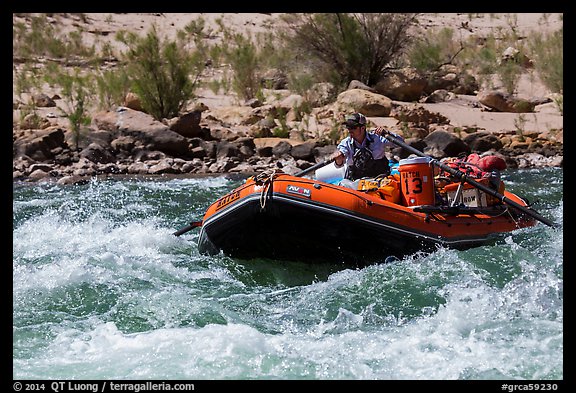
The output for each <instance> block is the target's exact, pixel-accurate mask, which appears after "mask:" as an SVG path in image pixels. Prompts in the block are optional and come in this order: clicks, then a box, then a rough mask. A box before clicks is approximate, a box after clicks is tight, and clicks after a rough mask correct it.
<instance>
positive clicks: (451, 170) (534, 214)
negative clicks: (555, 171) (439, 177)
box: [384, 130, 559, 228]
mask: <svg viewBox="0 0 576 393" xmlns="http://www.w3.org/2000/svg"><path fill="white" fill-rule="evenodd" d="M384 133H385V134H386V139H388V140H389V141H391V142H393V143H395V144H396V145H398V146H400V147H403V148H404V149H405V150H408V151H409V152H412V153H414V154H416V155H418V156H420V157H426V158H429V159H430V163H431V164H433V165H436V166H438V167H440V168H442V169H443V170H445V171H446V172H448V173H450V174H452V175H453V176H455V177H457V178H459V179H460V180H461V181H464V182H466V183H469V184H471V185H472V186H474V187H476V188H478V189H479V190H482V191H484V192H485V193H486V194H490V195H492V196H493V197H495V198H498V199H499V200H501V201H502V202H503V203H506V204H508V205H510V206H512V207H514V208H516V209H517V210H520V211H521V212H523V213H525V214H528V215H529V216H531V217H533V218H535V219H536V220H538V221H540V222H543V223H544V224H546V225H548V226H551V227H555V228H557V227H559V225H558V224H557V223H555V222H553V221H551V220H549V219H547V218H545V217H542V216H541V215H540V214H538V213H537V212H536V211H535V210H533V209H530V208H526V207H524V206H522V205H520V204H518V203H516V202H514V201H513V200H511V199H509V198H507V197H506V196H504V195H502V194H500V193H498V192H496V191H494V190H493V189H491V188H489V187H487V186H485V185H484V184H481V183H478V182H477V181H475V180H473V179H471V178H469V177H468V176H467V175H466V174H465V173H464V172H462V171H459V170H457V169H454V168H451V167H449V166H448V165H446V164H443V163H441V162H440V161H438V160H436V159H435V158H432V157H430V156H427V155H426V154H424V153H422V152H421V151H420V150H418V149H416V148H414V147H412V146H410V145H408V144H407V143H405V142H403V141H401V140H400V139H398V138H396V137H395V136H394V135H393V134H391V133H390V132H389V131H386V130H384Z"/></svg>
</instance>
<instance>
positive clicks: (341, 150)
mask: <svg viewBox="0 0 576 393" xmlns="http://www.w3.org/2000/svg"><path fill="white" fill-rule="evenodd" d="M342 125H343V126H345V127H346V128H347V129H348V132H349V135H348V136H347V137H346V138H344V139H343V140H342V141H341V142H340V143H339V144H338V146H337V150H336V153H334V155H333V158H334V165H335V166H336V168H341V167H342V165H344V163H347V169H346V174H345V175H344V179H343V180H342V181H341V182H340V185H342V186H346V187H350V188H354V189H355V188H356V183H357V182H355V181H357V180H358V179H361V178H363V177H376V176H379V175H382V176H387V175H389V174H390V166H389V163H388V158H387V157H386V154H385V152H386V147H390V146H396V145H395V144H394V143H393V142H391V141H389V140H388V139H386V138H385V137H383V136H382V132H383V131H384V127H377V128H376V129H374V130H373V131H367V130H366V116H364V115H363V114H361V113H353V114H351V115H348V116H346V118H345V120H344V122H343V123H342ZM391 134H392V135H394V136H395V137H396V138H398V139H400V140H402V141H404V139H403V138H402V137H401V136H399V135H396V134H394V133H391Z"/></svg>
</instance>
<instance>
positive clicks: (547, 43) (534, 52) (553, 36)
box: [528, 29, 564, 93]
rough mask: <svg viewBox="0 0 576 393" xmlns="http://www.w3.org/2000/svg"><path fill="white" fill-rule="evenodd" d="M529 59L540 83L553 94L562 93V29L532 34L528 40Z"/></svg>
mask: <svg viewBox="0 0 576 393" xmlns="http://www.w3.org/2000/svg"><path fill="white" fill-rule="evenodd" d="M528 47H529V49H530V52H531V55H530V57H531V58H532V59H533V62H534V68H535V69H536V72H537V73H538V76H539V77H540V80H542V83H544V85H545V86H546V87H548V88H549V89H550V90H551V91H553V92H555V93H563V91H564V29H560V30H558V31H555V32H553V33H550V34H543V33H542V32H536V33H533V34H532V35H531V36H530V37H529V39H528Z"/></svg>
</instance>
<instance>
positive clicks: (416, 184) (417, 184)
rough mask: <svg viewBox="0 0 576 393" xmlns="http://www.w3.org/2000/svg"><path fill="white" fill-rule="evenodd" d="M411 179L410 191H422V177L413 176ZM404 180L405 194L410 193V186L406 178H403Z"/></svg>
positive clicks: (418, 192)
mask: <svg viewBox="0 0 576 393" xmlns="http://www.w3.org/2000/svg"><path fill="white" fill-rule="evenodd" d="M411 181H412V183H413V184H412V193H414V194H420V193H421V192H422V179H420V178H419V177H413V178H412V179H411ZM404 182H405V183H406V194H410V187H409V186H408V178H406V179H404Z"/></svg>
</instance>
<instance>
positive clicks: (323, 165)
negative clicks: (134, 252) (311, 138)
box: [294, 158, 334, 177]
mask: <svg viewBox="0 0 576 393" xmlns="http://www.w3.org/2000/svg"><path fill="white" fill-rule="evenodd" d="M332 161H334V158H329V159H327V160H324V161H322V162H319V163H318V164H315V165H312V166H311V167H310V168H306V169H304V170H303V171H300V172H298V173H296V174H295V175H294V176H296V177H301V176H304V175H307V174H308V173H310V172H312V171H315V170H316V169H320V168H322V167H325V166H326V165H328V164H330V163H331V162H332Z"/></svg>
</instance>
